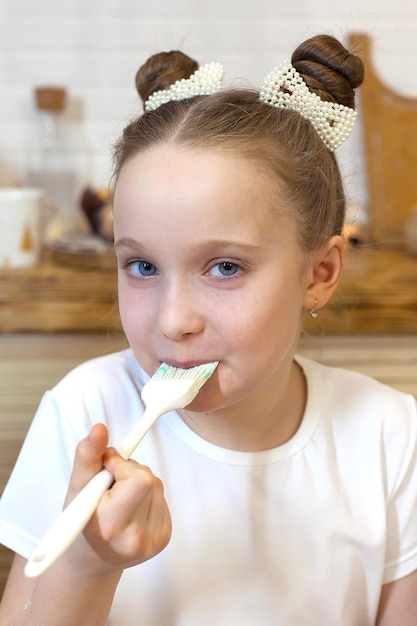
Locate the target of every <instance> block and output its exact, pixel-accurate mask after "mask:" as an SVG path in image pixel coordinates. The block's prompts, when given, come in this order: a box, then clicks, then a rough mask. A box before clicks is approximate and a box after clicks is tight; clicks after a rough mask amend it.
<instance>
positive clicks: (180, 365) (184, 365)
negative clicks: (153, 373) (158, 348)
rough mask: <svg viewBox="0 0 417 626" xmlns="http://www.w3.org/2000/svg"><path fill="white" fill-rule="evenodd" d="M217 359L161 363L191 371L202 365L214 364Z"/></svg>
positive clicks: (168, 360)
mask: <svg viewBox="0 0 417 626" xmlns="http://www.w3.org/2000/svg"><path fill="white" fill-rule="evenodd" d="M216 360H217V359H204V360H202V359H199V360H196V361H176V360H173V359H164V361H161V363H162V362H163V363H166V364H167V365H170V366H171V367H177V368H179V369H183V370H188V369H191V368H192V367H198V366H200V365H207V364H208V363H212V362H213V361H216Z"/></svg>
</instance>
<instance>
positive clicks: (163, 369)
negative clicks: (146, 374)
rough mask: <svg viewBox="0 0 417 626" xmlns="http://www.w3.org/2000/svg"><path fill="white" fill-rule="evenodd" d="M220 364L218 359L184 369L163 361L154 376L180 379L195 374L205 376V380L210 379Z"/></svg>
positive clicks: (156, 377)
mask: <svg viewBox="0 0 417 626" xmlns="http://www.w3.org/2000/svg"><path fill="white" fill-rule="evenodd" d="M218 364H219V362H218V361H212V362H210V363H202V364H201V365H196V366H195V367H190V368H188V369H183V368H181V367H174V366H173V365H168V364H167V363H161V365H160V366H159V368H158V369H157V370H156V372H155V374H154V375H153V376H152V378H153V379H158V380H159V379H161V378H164V379H168V378H172V379H180V378H194V377H195V376H199V377H203V379H204V380H208V379H209V378H210V376H212V375H213V373H214V371H215V369H216V367H217V366H218Z"/></svg>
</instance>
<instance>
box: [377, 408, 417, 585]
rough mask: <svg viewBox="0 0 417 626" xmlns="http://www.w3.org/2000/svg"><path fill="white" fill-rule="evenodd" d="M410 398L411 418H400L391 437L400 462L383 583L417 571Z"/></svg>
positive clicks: (414, 424) (415, 418)
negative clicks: (395, 431) (396, 429)
mask: <svg viewBox="0 0 417 626" xmlns="http://www.w3.org/2000/svg"><path fill="white" fill-rule="evenodd" d="M409 400H410V409H411V410H410V411H409V412H408V418H407V419H406V420H402V419H399V421H398V431H397V432H398V436H397V435H396V434H395V433H392V435H391V437H390V439H391V441H390V444H391V448H392V447H393V446H395V447H396V450H395V455H396V458H397V459H399V462H398V464H397V466H396V468H395V474H393V479H392V489H391V491H390V493H389V494H388V507H387V544H386V561H385V563H386V565H385V572H384V580H383V582H384V583H389V582H392V581H394V580H397V579H399V578H402V577H404V576H407V575H408V574H410V573H411V572H413V571H415V570H417V403H416V401H415V400H414V399H413V398H409ZM400 443H402V444H403V445H400Z"/></svg>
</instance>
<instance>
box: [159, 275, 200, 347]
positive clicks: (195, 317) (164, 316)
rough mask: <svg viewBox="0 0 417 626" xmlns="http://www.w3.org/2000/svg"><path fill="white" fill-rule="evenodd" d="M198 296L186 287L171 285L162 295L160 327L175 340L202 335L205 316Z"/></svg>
mask: <svg viewBox="0 0 417 626" xmlns="http://www.w3.org/2000/svg"><path fill="white" fill-rule="evenodd" d="M201 304H202V303H201V300H200V298H199V297H198V294H196V293H194V292H193V290H192V289H191V288H190V287H189V286H186V285H175V286H173V285H170V286H169V287H166V288H165V289H164V291H163V293H162V297H161V299H160V302H159V307H158V327H159V330H160V331H161V333H162V334H163V335H164V336H165V337H168V338H169V339H173V340H176V341H178V340H180V339H182V338H184V337H186V336H190V335H196V334H198V333H201V332H202V330H203V328H204V316H203V309H202V306H201Z"/></svg>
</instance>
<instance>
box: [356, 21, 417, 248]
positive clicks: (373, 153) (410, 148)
mask: <svg viewBox="0 0 417 626" xmlns="http://www.w3.org/2000/svg"><path fill="white" fill-rule="evenodd" d="M349 39H350V41H349V45H350V49H351V50H352V51H353V52H355V53H356V54H358V55H359V56H360V57H361V58H362V60H363V62H364V65H365V80H364V83H363V85H362V87H361V88H360V90H359V94H360V103H361V111H362V116H363V133H364V145H365V152H366V164H367V177H368V193H369V211H370V218H371V230H372V233H371V234H372V237H373V238H375V240H376V241H380V242H402V241H403V233H404V227H405V224H406V222H407V220H408V219H409V217H410V214H411V210H412V208H413V207H414V206H417V176H416V170H417V98H412V97H406V96H403V95H401V94H399V93H397V92H396V91H395V90H394V89H393V88H392V87H390V86H389V85H387V84H385V83H384V82H383V81H382V80H381V78H380V77H379V76H378V74H377V72H376V70H375V66H374V64H373V60H372V45H371V39H370V37H369V35H367V34H365V33H352V34H351V35H350V38H349ZM410 71H412V66H410Z"/></svg>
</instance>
